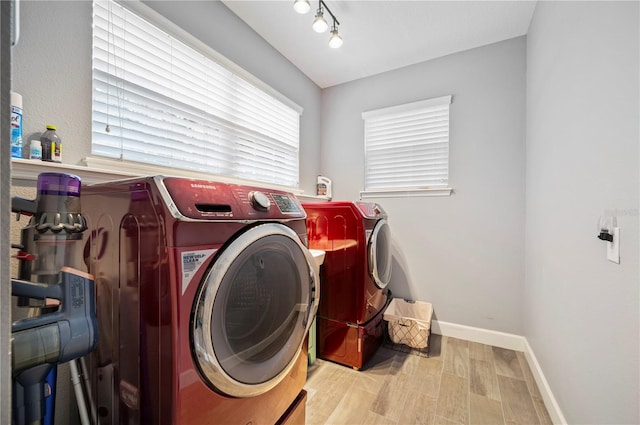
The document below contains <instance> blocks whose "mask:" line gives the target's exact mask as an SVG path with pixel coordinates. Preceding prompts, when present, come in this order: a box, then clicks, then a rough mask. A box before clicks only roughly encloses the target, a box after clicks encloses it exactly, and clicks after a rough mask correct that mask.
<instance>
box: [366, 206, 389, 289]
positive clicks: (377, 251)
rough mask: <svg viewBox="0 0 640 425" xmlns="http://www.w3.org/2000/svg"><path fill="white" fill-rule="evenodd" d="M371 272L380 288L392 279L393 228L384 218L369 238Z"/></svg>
mask: <svg viewBox="0 0 640 425" xmlns="http://www.w3.org/2000/svg"><path fill="white" fill-rule="evenodd" d="M369 272H370V273H371V276H372V277H373V280H374V281H375V283H376V285H377V286H378V287H379V288H380V289H384V288H385V287H386V286H387V285H388V284H389V282H390V281H391V229H390V227H389V223H387V220H384V219H382V220H379V221H378V222H377V223H376V226H375V227H374V229H373V233H372V234H371V239H370V240H369Z"/></svg>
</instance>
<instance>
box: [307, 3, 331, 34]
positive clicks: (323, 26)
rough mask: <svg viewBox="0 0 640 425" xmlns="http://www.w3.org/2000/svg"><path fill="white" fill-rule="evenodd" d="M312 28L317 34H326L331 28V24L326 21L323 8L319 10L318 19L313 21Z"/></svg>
mask: <svg viewBox="0 0 640 425" xmlns="http://www.w3.org/2000/svg"><path fill="white" fill-rule="evenodd" d="M311 27H312V28H313V30H314V31H315V32H325V31H326V30H327V29H328V28H329V24H328V23H327V21H326V19H324V14H323V13H322V8H319V9H318V12H317V13H316V18H315V19H314V20H313V24H311Z"/></svg>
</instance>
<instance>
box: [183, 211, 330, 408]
mask: <svg viewBox="0 0 640 425" xmlns="http://www.w3.org/2000/svg"><path fill="white" fill-rule="evenodd" d="M316 276H317V270H316V266H315V262H314V261H313V258H312V257H311V254H310V253H309V251H308V250H307V249H306V248H305V247H304V246H303V245H302V243H301V242H300V239H299V238H298V235H297V234H296V233H295V232H294V231H293V230H291V229H290V228H288V227H286V226H283V225H280V224H264V225H260V226H257V227H254V228H252V229H250V230H248V231H247V232H245V233H243V234H242V235H241V236H240V237H238V238H237V239H235V240H234V241H233V242H232V243H231V244H230V245H229V246H228V247H227V248H225V249H224V251H223V252H221V253H220V254H219V255H218V257H217V258H216V259H215V260H214V263H213V266H212V267H211V269H210V270H209V272H208V274H207V276H206V278H205V281H204V282H203V284H202V286H201V288H200V291H199V294H198V297H197V298H196V303H195V310H194V323H193V344H194V352H195V353H194V354H195V358H196V362H197V364H198V366H199V368H200V371H201V372H202V374H203V375H204V377H205V378H206V380H207V381H208V383H209V384H210V386H211V387H212V388H213V389H214V390H216V391H218V392H222V393H224V394H227V395H231V396H234V397H250V396H255V395H258V394H261V393H264V392H266V391H268V390H269V389H271V388H273V387H274V386H275V385H277V384H278V382H280V381H281V380H282V379H283V378H284V377H285V376H286V374H287V373H288V372H289V371H290V370H291V367H293V365H294V363H295V360H296V359H297V356H298V353H299V352H300V348H301V346H302V343H303V341H304V338H305V336H306V333H307V332H308V329H309V327H310V325H311V322H312V320H313V317H314V316H315V310H316V308H317V304H316V302H315V300H316V295H317V294H316V282H315V279H316Z"/></svg>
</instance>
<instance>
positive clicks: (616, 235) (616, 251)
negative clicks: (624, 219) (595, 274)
mask: <svg viewBox="0 0 640 425" xmlns="http://www.w3.org/2000/svg"><path fill="white" fill-rule="evenodd" d="M612 233H613V242H607V260H609V261H612V262H614V263H616V264H620V228H619V227H614V228H613V232H612Z"/></svg>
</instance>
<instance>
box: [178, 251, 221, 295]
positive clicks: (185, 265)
mask: <svg viewBox="0 0 640 425" xmlns="http://www.w3.org/2000/svg"><path fill="white" fill-rule="evenodd" d="M216 251H217V249H203V250H201V251H189V252H183V253H182V295H184V292H185V291H186V290H187V287H188V286H189V283H190V282H191V279H192V278H193V276H194V275H195V274H196V273H197V272H198V270H200V267H202V266H203V265H204V264H205V263H207V261H208V260H209V258H210V257H211V256H212V255H213V254H214V253H215V252H216Z"/></svg>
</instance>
